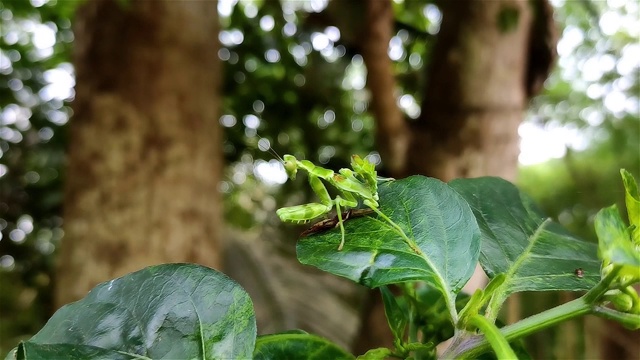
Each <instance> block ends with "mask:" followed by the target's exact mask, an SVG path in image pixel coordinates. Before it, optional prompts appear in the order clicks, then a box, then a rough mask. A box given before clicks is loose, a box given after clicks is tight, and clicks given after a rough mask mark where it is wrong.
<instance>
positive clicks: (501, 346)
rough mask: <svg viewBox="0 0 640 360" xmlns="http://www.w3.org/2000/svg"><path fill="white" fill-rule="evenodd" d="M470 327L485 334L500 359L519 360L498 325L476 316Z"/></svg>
mask: <svg viewBox="0 0 640 360" xmlns="http://www.w3.org/2000/svg"><path fill="white" fill-rule="evenodd" d="M469 325H472V326H475V327H477V328H478V329H480V331H482V332H483V333H484V337H485V338H486V339H487V341H488V342H489V345H491V347H492V348H493V351H494V352H495V353H496V356H497V357H498V359H517V358H518V356H516V354H515V353H514V352H513V349H511V346H509V343H508V342H507V339H505V337H504V336H503V335H502V334H501V333H500V330H499V329H498V327H497V326H496V324H494V323H492V322H491V321H489V320H488V319H487V318H485V317H484V316H482V315H479V314H475V315H473V316H472V317H471V318H470V319H469Z"/></svg>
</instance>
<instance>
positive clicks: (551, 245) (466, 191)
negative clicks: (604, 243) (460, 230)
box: [450, 177, 600, 296]
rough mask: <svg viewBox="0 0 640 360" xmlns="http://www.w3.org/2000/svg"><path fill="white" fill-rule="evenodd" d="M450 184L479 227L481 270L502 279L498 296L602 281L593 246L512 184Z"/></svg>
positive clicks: (576, 287) (491, 180)
mask: <svg viewBox="0 0 640 360" xmlns="http://www.w3.org/2000/svg"><path fill="white" fill-rule="evenodd" d="M450 186H451V187H453V188H454V189H456V190H457V191H458V192H459V193H460V194H461V195H462V196H463V197H464V198H465V199H466V200H467V201H468V202H469V204H470V205H471V208H472V209H473V213H474V215H475V216H476V220H477V221H478V225H479V226H480V231H481V232H482V246H481V250H480V264H481V265H482V267H483V269H484V270H485V272H486V273H487V275H488V276H489V277H490V278H493V277H495V276H496V275H498V274H505V276H506V278H505V282H504V283H503V284H502V291H504V293H503V294H502V295H504V296H506V295H508V294H511V293H514V292H519V291H546V290H573V291H576V290H588V289H590V288H591V287H593V286H594V285H595V284H596V283H597V282H598V281H599V280H600V261H599V260H598V258H597V251H596V245H595V244H591V243H587V242H584V241H581V240H579V239H577V238H575V237H573V236H572V235H571V234H569V233H568V232H567V231H566V230H565V229H564V228H563V227H562V226H560V225H559V224H557V223H554V222H551V221H549V220H548V219H546V216H545V215H544V214H543V213H542V212H541V211H540V210H539V209H538V208H537V207H536V206H535V205H534V204H533V201H532V200H531V199H530V198H529V197H528V196H526V195H525V194H524V193H522V192H520V190H518V188H516V187H515V186H514V185H513V184H511V183H510V182H508V181H506V180H503V179H500V178H496V177H482V178H476V179H457V180H453V181H452V182H451V183H450ZM579 269H582V272H581V275H580V276H578V275H576V272H577V271H578V270H579Z"/></svg>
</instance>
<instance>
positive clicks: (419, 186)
mask: <svg viewBox="0 0 640 360" xmlns="http://www.w3.org/2000/svg"><path fill="white" fill-rule="evenodd" d="M378 192H379V195H380V210H381V211H382V212H383V213H384V214H385V215H386V216H388V217H389V218H390V219H391V220H393V222H395V223H396V224H397V225H398V226H400V228H402V230H403V231H404V233H405V234H406V235H407V236H408V237H409V239H410V241H412V242H413V243H415V245H416V246H417V249H418V252H416V251H414V250H413V249H412V248H411V246H409V245H408V244H407V242H406V241H405V240H404V239H403V238H402V236H401V235H400V233H399V232H398V231H397V230H396V229H395V228H394V227H393V226H391V225H389V223H387V222H386V221H384V220H383V219H381V218H379V217H378V216H376V215H372V216H368V217H361V218H356V219H352V220H348V221H346V222H345V228H346V233H347V238H346V243H345V246H344V249H343V250H342V251H337V247H338V244H339V243H340V231H339V230H338V229H335V230H331V231H327V232H324V233H321V234H315V235H312V236H309V237H307V238H304V239H302V240H300V241H299V242H298V246H297V252H298V259H299V260H300V262H301V263H303V264H308V265H313V266H316V267H318V268H320V269H322V270H324V271H327V272H330V273H333V274H336V275H339V276H343V277H346V278H348V279H351V280H353V281H356V282H358V283H360V284H363V285H365V286H368V287H371V288H374V287H378V286H382V285H387V284H393V283H401V282H406V281H413V280H424V281H427V282H429V283H431V284H433V285H434V286H435V287H436V288H438V289H440V290H441V291H443V292H444V293H445V294H446V295H447V297H448V298H449V299H451V298H454V297H453V296H451V295H452V294H453V293H457V292H458V291H459V290H460V289H461V288H462V286H463V285H464V284H465V283H466V282H467V280H469V278H470V277H471V274H472V273H473V270H474V267H475V264H476V262H477V258H478V253H479V247H480V244H479V239H480V232H479V230H478V225H477V224H476V221H475V218H474V216H473V213H472V212H471V209H470V208H469V205H468V204H467V203H466V202H465V201H464V199H463V198H462V197H461V196H460V195H458V194H457V193H456V192H455V191H453V190H452V189H451V188H450V187H449V186H447V184H445V183H443V182H441V181H440V180H437V179H433V178H426V177H424V176H412V177H409V178H406V179H403V180H397V181H388V182H384V183H382V184H381V185H380V186H379V188H378ZM449 303H451V301H449Z"/></svg>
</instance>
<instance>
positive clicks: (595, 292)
mask: <svg viewBox="0 0 640 360" xmlns="http://www.w3.org/2000/svg"><path fill="white" fill-rule="evenodd" d="M621 268H622V267H620V266H615V267H614V268H613V269H612V270H611V272H609V274H607V276H605V277H604V279H601V280H600V282H599V283H598V284H596V286H594V287H593V288H591V290H589V291H588V292H587V293H586V294H584V296H583V298H584V301H586V302H587V303H590V304H592V303H595V302H596V300H598V299H599V298H600V297H601V296H602V295H604V293H606V292H607V290H609V286H610V285H611V282H613V280H615V279H616V278H617V277H618V273H619V272H620V269H621Z"/></svg>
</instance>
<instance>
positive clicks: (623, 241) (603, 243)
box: [595, 205, 640, 274]
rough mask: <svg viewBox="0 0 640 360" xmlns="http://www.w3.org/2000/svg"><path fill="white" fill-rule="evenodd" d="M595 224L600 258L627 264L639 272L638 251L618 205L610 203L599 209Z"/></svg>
mask: <svg viewBox="0 0 640 360" xmlns="http://www.w3.org/2000/svg"><path fill="white" fill-rule="evenodd" d="M595 226H596V234H598V240H599V243H598V245H599V250H600V256H601V257H602V259H603V260H605V261H606V262H607V263H608V262H612V263H614V264H617V265H628V266H630V267H631V269H629V270H631V271H633V273H634V274H638V273H640V252H639V251H637V250H636V249H635V247H634V246H633V243H632V242H631V235H630V234H629V231H628V229H627V226H626V225H625V223H624V221H623V220H622V217H620V213H619V212H618V207H617V206H616V205H612V206H610V207H607V208H604V209H602V210H600V211H599V212H598V214H596V219H595ZM632 269H633V270H632Z"/></svg>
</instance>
